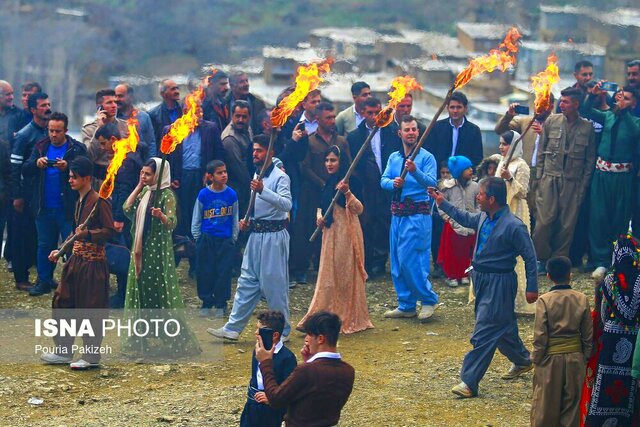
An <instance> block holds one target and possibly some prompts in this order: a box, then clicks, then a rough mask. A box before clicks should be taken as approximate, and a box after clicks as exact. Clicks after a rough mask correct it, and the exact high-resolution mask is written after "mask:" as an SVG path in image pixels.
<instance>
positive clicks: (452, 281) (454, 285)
mask: <svg viewBox="0 0 640 427" xmlns="http://www.w3.org/2000/svg"><path fill="white" fill-rule="evenodd" d="M447 286H448V287H450V288H457V287H458V280H457V279H447Z"/></svg>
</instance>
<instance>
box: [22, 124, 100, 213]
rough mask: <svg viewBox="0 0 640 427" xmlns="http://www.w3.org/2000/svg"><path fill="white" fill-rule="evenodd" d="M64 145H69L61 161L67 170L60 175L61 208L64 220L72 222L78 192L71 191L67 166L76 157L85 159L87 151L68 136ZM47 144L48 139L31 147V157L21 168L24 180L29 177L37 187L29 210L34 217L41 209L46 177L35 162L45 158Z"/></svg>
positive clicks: (32, 195) (49, 141) (49, 142)
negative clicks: (64, 162) (64, 163)
mask: <svg viewBox="0 0 640 427" xmlns="http://www.w3.org/2000/svg"><path fill="white" fill-rule="evenodd" d="M66 143H67V144H70V145H69V148H68V149H67V152H66V153H65V154H64V156H63V157H62V159H63V160H65V161H66V162H67V169H66V170H65V171H64V172H62V173H61V174H60V188H61V189H62V194H61V196H62V206H63V209H64V214H65V218H66V219H70V220H72V219H73V214H74V212H75V207H76V201H77V200H78V192H77V191H73V190H71V186H70V185H69V167H68V166H70V165H71V162H72V161H73V159H75V158H76V157H78V156H85V157H87V149H86V147H85V146H84V144H82V143H80V142H78V141H76V140H75V139H73V138H71V137H70V136H68V135H67V142H66ZM49 144H51V140H50V139H49V137H47V138H45V139H43V140H40V141H38V142H37V143H36V145H35V146H34V147H33V151H32V152H31V156H30V157H29V159H28V160H27V161H26V162H24V165H23V166H22V173H23V174H24V176H25V179H26V178H27V177H30V178H32V179H33V182H34V183H36V185H37V188H36V189H34V190H35V191H33V192H32V193H33V194H31V208H32V209H33V213H34V215H36V216H37V215H38V213H39V212H40V209H41V208H42V203H43V200H44V195H43V192H44V179H45V176H46V174H45V173H44V169H40V168H39V167H38V166H36V161H37V160H38V159H39V158H40V157H46V156H47V150H48V149H49Z"/></svg>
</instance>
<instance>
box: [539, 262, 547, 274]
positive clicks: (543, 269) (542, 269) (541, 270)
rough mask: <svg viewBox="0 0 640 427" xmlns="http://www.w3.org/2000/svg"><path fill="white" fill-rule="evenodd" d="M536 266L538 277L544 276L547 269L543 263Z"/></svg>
mask: <svg viewBox="0 0 640 427" xmlns="http://www.w3.org/2000/svg"><path fill="white" fill-rule="evenodd" d="M537 265H538V276H546V275H547V267H546V266H545V263H544V262H542V261H538V262H537Z"/></svg>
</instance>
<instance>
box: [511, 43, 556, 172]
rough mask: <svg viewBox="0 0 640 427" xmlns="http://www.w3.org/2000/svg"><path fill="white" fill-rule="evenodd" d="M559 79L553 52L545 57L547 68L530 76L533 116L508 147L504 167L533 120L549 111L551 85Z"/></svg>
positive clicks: (550, 105)
mask: <svg viewBox="0 0 640 427" xmlns="http://www.w3.org/2000/svg"><path fill="white" fill-rule="evenodd" d="M559 81H560V71H559V69H558V57H557V56H556V55H554V54H551V55H549V57H547V68H546V69H545V70H544V71H541V72H539V73H538V74H536V75H535V76H532V77H531V86H532V87H533V91H534V92H535V94H536V98H535V101H534V103H533V106H534V116H533V119H532V120H531V122H529V124H528V125H527V127H526V128H525V129H524V132H522V134H521V135H520V137H519V138H518V139H516V140H515V141H514V142H513V143H512V144H511V147H510V148H509V154H508V155H507V159H506V161H505V162H504V167H505V168H506V167H507V166H509V163H511V160H512V158H513V153H514V152H515V149H516V147H517V145H518V144H519V143H520V141H522V138H524V136H525V135H526V134H527V132H528V131H529V129H531V126H532V125H533V122H535V121H540V119H541V118H542V117H543V116H544V114H545V113H546V112H547V111H549V110H550V109H551V108H552V107H553V105H552V104H551V89H552V88H553V85H555V84H556V83H558V82H559Z"/></svg>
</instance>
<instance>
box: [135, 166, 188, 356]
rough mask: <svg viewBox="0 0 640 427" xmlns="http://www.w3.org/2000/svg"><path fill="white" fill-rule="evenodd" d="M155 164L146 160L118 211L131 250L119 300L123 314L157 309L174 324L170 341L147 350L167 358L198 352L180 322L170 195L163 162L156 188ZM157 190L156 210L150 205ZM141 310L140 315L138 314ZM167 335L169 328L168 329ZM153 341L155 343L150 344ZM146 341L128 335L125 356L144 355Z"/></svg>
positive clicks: (164, 339)
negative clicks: (126, 223)
mask: <svg viewBox="0 0 640 427" xmlns="http://www.w3.org/2000/svg"><path fill="white" fill-rule="evenodd" d="M160 163H161V160H160V159H159V158H157V157H153V158H152V159H150V160H149V161H148V162H147V163H146V164H145V165H144V166H143V168H142V170H141V171H140V181H139V182H138V185H137V186H136V188H135V189H134V190H133V192H132V193H131V195H130V196H129V197H128V198H127V200H126V201H125V203H124V206H123V208H124V213H125V215H127V217H128V218H129V219H130V220H131V222H132V227H131V233H132V235H133V248H132V252H131V257H132V262H131V263H130V267H129V276H128V280H127V291H126V296H125V305H124V308H125V316H133V317H138V316H146V315H148V314H150V313H149V312H148V311H146V310H154V309H162V310H165V311H163V312H162V315H163V316H164V317H166V318H175V319H176V320H178V321H179V322H180V325H181V332H180V334H178V335H177V336H175V337H173V338H172V337H170V336H162V337H161V341H162V344H161V345H160V346H156V348H155V349H153V352H155V353H157V354H161V355H164V356H167V357H173V356H181V355H188V354H197V353H200V347H199V345H198V342H197V340H196V338H195V336H194V335H193V333H192V331H191V330H190V329H189V327H188V325H187V324H186V322H185V321H184V308H185V306H184V302H183V300H182V295H181V294H180V288H179V287H178V274H177V271H176V267H175V261H174V253H173V242H172V238H171V232H172V231H173V229H174V228H175V227H176V223H177V217H176V197H175V194H174V193H173V191H172V190H171V188H170V186H171V179H170V176H171V173H170V168H169V163H168V162H167V163H165V168H164V170H163V174H162V179H160V185H159V187H160V188H158V179H157V175H158V172H159V170H160ZM156 192H159V194H158V198H157V207H153V202H154V198H155V193H156ZM141 310H143V311H141ZM170 332H171V334H173V332H174V331H173V330H171V331H170ZM156 341H157V340H156ZM153 344H156V343H151V342H150V340H147V339H140V338H139V337H135V336H134V337H132V338H131V339H129V340H127V342H126V347H127V349H126V350H127V351H128V352H130V353H131V352H134V353H142V355H145V354H147V355H148V354H150V352H151V351H152V349H151V347H150V346H153Z"/></svg>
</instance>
